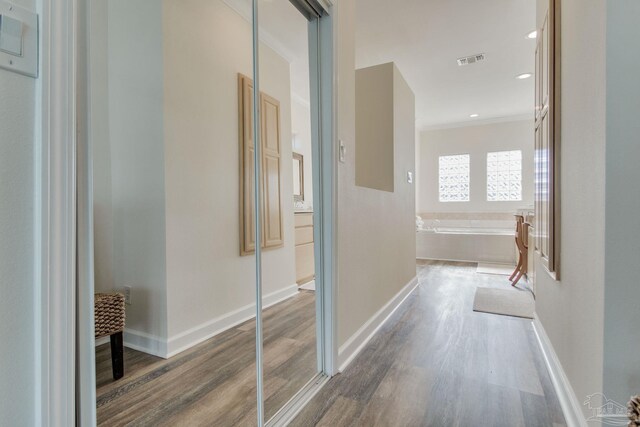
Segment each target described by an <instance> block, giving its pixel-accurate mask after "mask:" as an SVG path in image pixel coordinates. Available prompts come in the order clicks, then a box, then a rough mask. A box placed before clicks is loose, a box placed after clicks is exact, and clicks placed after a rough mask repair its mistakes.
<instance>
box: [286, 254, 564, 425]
mask: <svg viewBox="0 0 640 427" xmlns="http://www.w3.org/2000/svg"><path fill="white" fill-rule="evenodd" d="M417 270H418V271H417V273H418V277H419V280H420V285H419V286H418V288H416V290H415V291H414V292H413V293H412V294H411V295H410V296H409V298H408V299H407V300H406V301H405V302H404V304H402V305H401V306H400V308H399V309H398V311H397V312H396V313H394V314H393V316H392V317H391V318H390V319H389V321H388V322H387V323H386V324H385V325H384V326H383V327H382V329H381V330H380V331H379V332H378V333H377V334H376V335H375V336H374V337H373V338H372V340H371V341H370V342H369V343H368V345H367V346H366V347H365V348H364V349H363V351H362V353H360V355H359V356H358V357H357V358H356V359H355V360H354V361H353V362H352V364H351V365H349V366H348V367H347V369H346V370H345V372H344V373H342V374H340V375H338V376H337V377H335V378H333V379H332V380H331V381H330V382H329V383H328V384H327V385H326V386H325V387H324V388H323V390H321V391H320V393H319V394H318V395H317V396H316V397H315V398H314V399H313V400H312V401H311V402H310V403H309V404H308V405H307V407H306V408H305V409H304V410H303V411H302V412H301V413H300V414H299V415H298V417H297V418H296V419H295V420H294V421H293V423H292V424H291V425H292V426H310V425H326V426H352V425H361V426H374V425H377V426H391V425H393V426H418V425H425V426H480V425H482V426H509V427H515V426H563V425H565V421H564V417H563V415H562V411H561V409H560V404H559V402H558V398H557V396H556V393H555V391H554V389H553V386H552V384H551V380H550V378H549V374H548V372H547V369H546V366H545V364H544V360H543V356H542V353H541V351H540V348H539V346H538V343H537V339H536V336H535V333H534V331H533V328H532V325H531V321H530V320H525V319H518V318H513V317H506V316H498V315H493V314H486V313H476V312H473V311H472V306H473V298H474V294H475V289H476V287H477V286H487V287H506V286H509V283H508V281H507V278H506V276H494V275H486V274H477V273H476V264H470V263H452V262H440V261H419V262H418V266H417Z"/></svg>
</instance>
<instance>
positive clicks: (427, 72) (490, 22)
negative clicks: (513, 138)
mask: <svg viewBox="0 0 640 427" xmlns="http://www.w3.org/2000/svg"><path fill="white" fill-rule="evenodd" d="M390 4H392V2H389V1H383V0H356V5H357V14H358V17H357V24H356V68H363V67H368V66H371V65H376V64H381V63H385V62H391V61H393V62H395V63H396V65H397V66H398V68H399V69H400V72H401V73H402V75H403V76H404V78H405V79H406V80H407V83H408V84H409V86H410V87H411V88H412V89H413V91H414V93H415V95H416V126H417V127H418V128H419V129H424V128H426V127H434V126H442V125H446V124H459V123H465V122H473V121H482V120H487V119H498V118H504V117H508V116H521V115H524V114H529V113H531V110H532V108H533V90H534V79H533V78H530V79H526V80H517V79H516V78H515V76H516V75H518V74H521V73H526V72H533V71H534V62H535V59H534V54H535V41H534V40H529V39H527V38H526V37H525V36H526V34H527V33H529V32H530V31H532V30H534V29H535V19H536V18H535V13H536V11H535V1H533V0H402V1H396V2H393V5H394V6H395V7H390ZM476 53H484V54H485V55H486V60H485V61H484V62H481V63H477V64H472V65H467V66H463V67H459V66H458V65H457V63H456V59H457V58H459V57H462V56H468V55H473V54H476ZM474 113H475V114H479V117H478V118H476V119H471V118H469V115H470V114H474Z"/></svg>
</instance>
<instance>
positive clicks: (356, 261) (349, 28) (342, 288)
mask: <svg viewBox="0 0 640 427" xmlns="http://www.w3.org/2000/svg"><path fill="white" fill-rule="evenodd" d="M335 7H336V8H337V10H336V14H335V21H334V25H335V34H336V37H337V43H336V44H335V49H336V52H335V55H336V66H337V70H336V72H337V88H336V92H335V93H336V94H337V99H336V105H337V112H336V117H337V124H336V126H337V137H338V138H339V139H340V140H342V141H343V143H344V144H345V147H346V159H345V160H346V161H345V163H338V224H337V236H338V242H337V244H338V266H337V269H338V284H337V288H338V289H337V292H338V295H337V301H338V307H337V309H338V345H339V346H342V345H343V344H344V343H345V342H346V341H347V340H348V339H349V338H350V337H352V336H353V335H354V334H355V333H356V331H358V329H359V328H360V327H362V326H363V325H364V324H365V322H367V321H368V320H369V319H370V318H371V317H372V316H373V315H374V314H375V313H376V312H377V311H378V310H379V309H380V308H382V307H383V306H384V305H385V304H386V303H387V302H388V301H390V300H391V298H392V297H393V296H394V295H396V293H398V291H400V289H402V287H403V286H404V285H406V284H407V283H408V282H409V281H410V280H411V279H412V278H413V277H415V274H416V270H415V226H414V224H415V222H414V211H415V193H414V187H413V186H412V185H409V184H408V183H407V181H406V179H405V175H406V172H407V171H412V170H413V168H414V166H415V158H414V150H415V141H414V135H415V133H414V120H415V114H414V112H413V108H411V111H398V110H396V114H397V115H398V117H399V120H401V123H400V122H399V123H398V126H399V127H401V128H402V129H404V131H405V132H407V134H406V135H400V134H398V135H396V138H397V139H396V151H394V155H395V162H396V163H395V173H396V176H395V182H396V183H397V185H396V188H395V192H393V193H390V192H386V191H379V190H372V189H370V188H364V187H357V186H356V185H355V157H354V155H355V34H354V31H355V25H354V24H355V1H353V0H341V1H339V2H338V3H337V5H336V6H335ZM398 96H401V97H403V101H401V103H402V102H408V100H407V99H406V98H405V97H408V96H409V93H408V92H407V91H406V90H402V92H400V91H399V92H398ZM412 96H413V95H411V97H412Z"/></svg>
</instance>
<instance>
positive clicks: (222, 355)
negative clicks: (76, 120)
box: [79, 0, 325, 426]
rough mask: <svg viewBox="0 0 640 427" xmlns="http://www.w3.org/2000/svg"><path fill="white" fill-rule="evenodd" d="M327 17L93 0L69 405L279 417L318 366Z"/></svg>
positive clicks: (223, 2) (167, 416) (218, 2)
mask: <svg viewBox="0 0 640 427" xmlns="http://www.w3.org/2000/svg"><path fill="white" fill-rule="evenodd" d="M324 13H325V12H323V9H322V8H320V7H319V6H318V5H316V4H315V3H309V2H307V1H306V0H300V1H289V0H136V1H134V2H131V1H127V0H90V17H89V26H88V28H89V31H88V33H89V48H88V58H87V60H88V74H89V83H88V99H89V107H90V109H89V111H90V117H89V124H90V126H89V128H90V131H89V136H90V141H89V144H90V148H91V153H92V155H91V157H92V159H91V165H90V167H89V170H90V171H91V176H92V180H93V183H92V185H93V187H92V188H93V191H92V196H93V200H92V205H91V206H90V208H91V209H93V220H94V227H93V236H92V237H93V245H94V246H93V265H94V275H93V276H94V288H93V289H92V291H93V292H94V296H95V297H94V299H95V301H94V304H93V307H92V310H85V311H86V312H87V313H90V312H92V313H93V316H92V318H91V319H89V318H84V319H82V318H81V319H79V321H81V322H85V324H90V323H91V322H94V323H95V349H93V347H91V346H92V345H93V341H92V342H91V343H83V345H84V348H90V350H89V351H88V352H89V353H90V354H91V357H94V356H95V364H94V365H95V370H94V372H91V373H90V374H89V375H86V374H81V375H79V382H81V385H82V386H83V387H84V388H86V389H90V390H95V399H93V398H91V399H89V400H91V404H90V405H88V406H85V401H86V399H85V400H81V401H80V406H81V410H82V412H83V415H82V416H83V419H87V418H89V419H90V418H95V420H96V422H97V424H98V425H100V426H107V425H108V426H117V425H141V424H144V425H215V426H251V425H258V426H262V425H276V424H278V423H281V422H282V421H283V420H285V419H287V416H288V415H287V414H288V413H290V412H291V410H292V409H291V408H294V407H295V406H296V405H299V404H300V403H299V402H300V400H301V399H302V398H301V396H304V394H305V391H308V390H309V389H310V387H313V386H314V385H315V384H317V382H318V381H319V379H320V378H323V372H324V370H325V369H324V362H323V357H322V354H323V344H322V343H323V339H324V337H323V328H322V327H321V322H322V317H323V316H322V302H321V300H320V299H321V295H322V285H321V280H320V279H319V270H318V268H317V267H318V259H319V256H318V253H319V250H318V247H319V246H318V245H319V239H318V236H319V231H318V228H317V227H318V224H317V222H318V218H319V216H318V212H317V209H318V208H319V207H320V206H321V204H320V202H319V201H316V200H314V199H316V198H317V196H316V195H317V194H318V192H319V191H320V188H321V187H320V185H319V183H318V181H317V176H318V175H319V172H318V171H317V170H314V165H315V164H317V161H318V159H317V156H318V153H319V152H320V151H319V150H320V149H319V130H318V129H319V113H318V111H319V109H318V107H317V106H318V105H319V101H318V93H319V91H318V86H319V85H318V83H317V79H318V72H317V70H318V68H319V66H320V65H319V62H318V59H317V54H318V49H317V46H316V45H317V43H318V36H317V30H318V25H317V20H318V17H319V16H321V15H323V14H324ZM256 16H257V17H258V19H259V20H256V19H255V17H256ZM314 70H316V71H314ZM81 347H82V345H81ZM88 384H89V385H90V387H87V385H88ZM94 401H95V404H94Z"/></svg>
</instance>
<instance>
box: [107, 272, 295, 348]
mask: <svg viewBox="0 0 640 427" xmlns="http://www.w3.org/2000/svg"><path fill="white" fill-rule="evenodd" d="M298 292H299V291H298V285H297V284H295V283H294V284H293V285H291V286H287V287H286V288H282V289H279V290H277V291H275V292H271V293H269V294H266V295H264V296H263V297H262V307H263V308H267V307H270V306H272V305H275V304H278V303H279V302H282V301H284V300H287V299H289V298H291V297H294V296H296V295H297V294H298ZM255 315H256V305H255V304H248V305H245V306H243V307H241V308H239V309H237V310H233V311H230V312H229V313H225V314H223V315H222V316H219V317H216V318H215V319H211V320H209V321H207V322H204V323H202V324H200V325H198V326H195V327H193V328H191V329H188V330H186V331H184V332H181V333H179V334H177V335H174V336H173V337H171V338H169V339H168V340H167V339H164V338H161V337H158V336H154V335H150V334H147V333H145V332H141V331H137V330H135V329H130V328H126V329H125V331H124V346H125V347H127V348H131V349H133V350H137V351H142V352H144V353H147V354H151V355H154V356H158V357H162V358H163V359H168V358H170V357H172V356H175V355H176V354H178V353H182V352H183V351H185V350H188V349H190V348H191V347H193V346H194V345H197V344H200V343H201V342H203V341H206V340H208V339H209V338H212V337H214V336H216V335H218V334H220V333H222V332H224V331H226V330H229V329H231V328H233V327H234V326H238V325H239V324H241V323H243V322H246V321H247V320H251V319H253V318H255V317H256V316H255ZM107 343H109V337H102V338H99V339H97V340H96V347H97V346H99V345H102V344H107Z"/></svg>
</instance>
